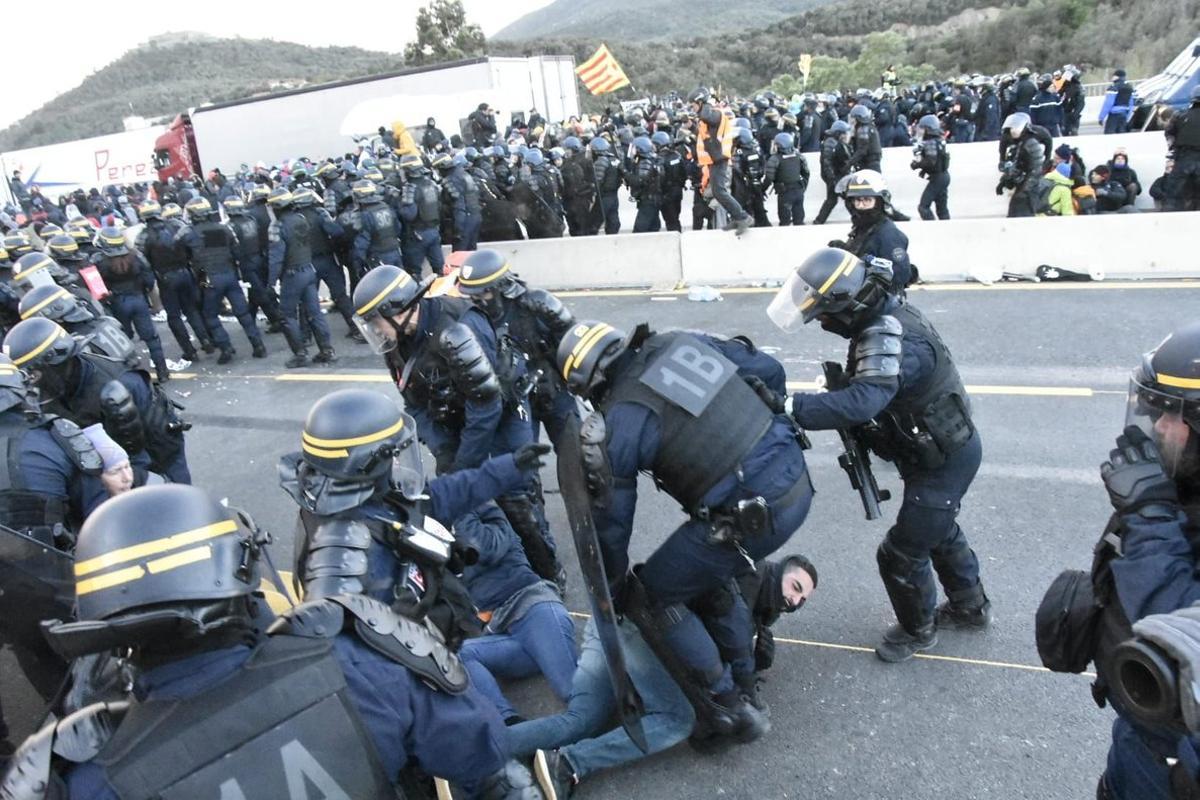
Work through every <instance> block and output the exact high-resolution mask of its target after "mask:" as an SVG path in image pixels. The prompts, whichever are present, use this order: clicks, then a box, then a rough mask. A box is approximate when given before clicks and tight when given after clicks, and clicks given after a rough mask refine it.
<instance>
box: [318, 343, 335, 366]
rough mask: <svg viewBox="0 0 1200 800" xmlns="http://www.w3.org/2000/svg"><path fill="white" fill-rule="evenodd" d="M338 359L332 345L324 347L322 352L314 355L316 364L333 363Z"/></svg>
mask: <svg viewBox="0 0 1200 800" xmlns="http://www.w3.org/2000/svg"><path fill="white" fill-rule="evenodd" d="M335 361H337V354H336V353H334V352H333V348H332V347H322V348H321V350H320V352H318V353H317V354H316V355H315V356H313V363H314V364H332V363H333V362H335Z"/></svg>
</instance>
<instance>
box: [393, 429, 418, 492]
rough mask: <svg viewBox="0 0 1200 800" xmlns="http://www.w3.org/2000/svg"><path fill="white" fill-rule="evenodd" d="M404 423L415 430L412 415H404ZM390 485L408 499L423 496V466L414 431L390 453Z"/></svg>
mask: <svg viewBox="0 0 1200 800" xmlns="http://www.w3.org/2000/svg"><path fill="white" fill-rule="evenodd" d="M404 424H405V425H406V426H412V427H411V430H413V431H416V426H417V423H416V422H414V421H413V419H412V417H409V416H407V415H405V417H404ZM392 485H393V486H395V487H396V488H397V489H399V490H400V493H401V494H402V495H404V497H405V498H406V499H408V500H418V499H420V498H422V497H424V496H425V467H424V465H423V464H422V463H421V446H420V445H419V444H418V443H417V437H416V435H415V433H414V435H413V436H410V437H409V438H408V440H407V441H405V442H404V443H403V444H401V445H400V446H399V447H398V448H396V450H395V452H393V453H392Z"/></svg>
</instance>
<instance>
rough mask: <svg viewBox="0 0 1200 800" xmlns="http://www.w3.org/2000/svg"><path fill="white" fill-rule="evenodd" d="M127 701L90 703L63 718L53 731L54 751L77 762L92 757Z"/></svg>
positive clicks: (79, 762)
mask: <svg viewBox="0 0 1200 800" xmlns="http://www.w3.org/2000/svg"><path fill="white" fill-rule="evenodd" d="M129 705H130V704H129V703H128V702H126V701H120V702H111V703H92V704H91V705H89V706H84V707H83V708H81V709H79V710H78V711H76V712H75V713H73V714H70V715H68V716H67V717H65V718H63V720H62V721H61V722H59V723H58V729H57V731H56V733H55V737H54V753H55V754H56V755H59V756H62V757H63V758H65V759H67V760H68V761H74V762H75V763H76V764H82V763H83V762H84V761H91V760H92V759H93V758H95V757H96V756H97V755H98V754H99V753H100V751H101V750H102V749H103V748H104V745H106V744H107V743H108V740H109V739H111V738H112V735H113V733H114V732H115V731H116V729H117V726H118V725H120V724H121V720H122V718H124V716H125V712H126V711H128V710H129Z"/></svg>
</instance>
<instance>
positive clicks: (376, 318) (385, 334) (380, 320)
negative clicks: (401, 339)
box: [354, 314, 396, 355]
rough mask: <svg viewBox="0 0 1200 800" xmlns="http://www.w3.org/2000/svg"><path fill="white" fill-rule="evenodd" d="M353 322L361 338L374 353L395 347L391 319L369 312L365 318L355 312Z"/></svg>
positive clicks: (388, 350)
mask: <svg viewBox="0 0 1200 800" xmlns="http://www.w3.org/2000/svg"><path fill="white" fill-rule="evenodd" d="M354 324H355V325H357V326H358V329H359V330H360V331H361V332H362V335H363V338H364V339H366V340H367V344H369V345H370V346H371V351H372V352H373V353H375V354H376V355H383V354H384V353H389V352H391V351H392V350H395V349H396V331H395V330H394V329H393V328H392V322H391V320H387V319H384V317H383V315H382V314H371V315H370V316H369V317H368V318H366V319H363V318H362V317H360V316H358V315H357V314H356V315H355V316H354Z"/></svg>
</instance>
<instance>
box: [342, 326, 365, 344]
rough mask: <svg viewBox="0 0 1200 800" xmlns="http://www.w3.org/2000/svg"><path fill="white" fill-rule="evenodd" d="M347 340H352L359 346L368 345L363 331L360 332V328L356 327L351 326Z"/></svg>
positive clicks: (347, 332) (347, 333)
mask: <svg viewBox="0 0 1200 800" xmlns="http://www.w3.org/2000/svg"><path fill="white" fill-rule="evenodd" d="M346 338H347V339H352V340H354V341H356V342H358V343H359V344H366V343H367V338H366V337H365V336H363V334H362V331H360V330H359V329H358V327H357V326H354V325H351V326H350V330H348V331H346Z"/></svg>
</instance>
